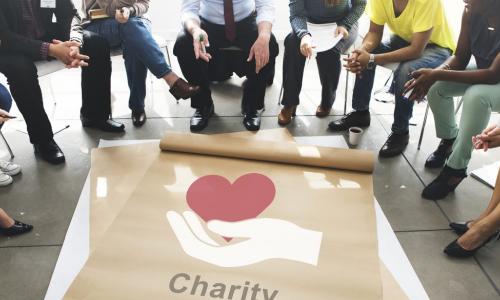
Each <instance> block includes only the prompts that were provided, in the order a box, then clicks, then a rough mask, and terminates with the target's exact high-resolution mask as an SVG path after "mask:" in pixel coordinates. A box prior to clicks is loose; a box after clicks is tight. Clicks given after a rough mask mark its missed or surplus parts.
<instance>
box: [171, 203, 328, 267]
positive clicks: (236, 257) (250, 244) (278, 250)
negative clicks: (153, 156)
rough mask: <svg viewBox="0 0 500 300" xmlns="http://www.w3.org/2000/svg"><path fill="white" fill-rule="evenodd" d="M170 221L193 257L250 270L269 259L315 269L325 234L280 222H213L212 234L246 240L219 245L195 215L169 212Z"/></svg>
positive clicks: (270, 220)
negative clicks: (304, 264)
mask: <svg viewBox="0 0 500 300" xmlns="http://www.w3.org/2000/svg"><path fill="white" fill-rule="evenodd" d="M167 220H168V222H169V223H170V226H171V227H172V230H173V231H174V234H175V236H176V237H177V239H178V240H179V243H180V244H181V247H182V249H183V250H184V251H185V252H186V253H187V254H188V255H190V256H192V257H194V258H196V259H199V260H202V261H205V262H207V263H210V264H213V265H217V266H220V267H241V266H248V265H252V264H255V263H258V262H262V261H265V260H269V259H287V260H293V261H298V262H302V263H307V264H310V265H314V266H316V265H317V264H318V258H319V253H320V248H321V241H322V238H323V233H321V232H318V231H313V230H308V229H303V228H301V227H299V226H297V225H295V224H293V223H291V222H288V221H284V220H279V219H270V218H262V219H250V220H245V221H240V222H223V221H216V220H214V221H210V222H208V223H207V227H208V229H209V230H211V231H212V232H214V233H216V234H218V235H221V236H223V237H228V238H245V239H246V240H244V241H241V242H237V243H232V244H227V245H220V244H218V243H217V242H216V241H214V240H213V239H212V238H210V236H209V235H208V234H207V232H206V231H205V229H204V228H203V225H202V223H201V222H200V219H199V217H198V216H197V215H196V214H195V213H194V212H192V211H186V212H184V213H183V214H182V215H181V214H179V213H177V212H174V211H169V212H167Z"/></svg>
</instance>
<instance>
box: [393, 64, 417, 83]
mask: <svg viewBox="0 0 500 300" xmlns="http://www.w3.org/2000/svg"><path fill="white" fill-rule="evenodd" d="M413 71H415V67H414V66H412V64H410V63H400V64H399V66H398V68H397V69H396V71H394V80H395V82H396V88H397V89H400V90H403V87H404V85H405V84H406V83H407V82H408V80H410V79H411V75H410V74H411V73H412V72H413Z"/></svg>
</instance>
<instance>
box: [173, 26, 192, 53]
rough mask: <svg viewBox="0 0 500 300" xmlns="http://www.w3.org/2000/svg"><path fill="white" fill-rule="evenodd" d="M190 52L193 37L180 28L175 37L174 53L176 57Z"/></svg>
mask: <svg viewBox="0 0 500 300" xmlns="http://www.w3.org/2000/svg"><path fill="white" fill-rule="evenodd" d="M192 53H193V37H192V36H191V34H189V33H187V32H186V31H185V30H182V31H181V32H180V33H179V35H178V36H177V39H176V41H175V45H174V55H175V56H177V57H182V56H186V55H188V54H192Z"/></svg>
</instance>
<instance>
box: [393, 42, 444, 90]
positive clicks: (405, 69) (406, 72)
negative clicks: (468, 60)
mask: <svg viewBox="0 0 500 300" xmlns="http://www.w3.org/2000/svg"><path fill="white" fill-rule="evenodd" d="M449 56H450V52H449V51H448V50H447V49H444V48H441V47H435V46H432V47H428V48H427V49H425V50H424V53H423V54H422V56H421V57H420V58H417V59H414V60H409V61H405V62H401V63H400V64H399V67H398V69H397V70H396V72H395V74H394V78H395V81H396V85H397V86H396V89H398V90H397V92H399V91H400V90H402V89H403V87H404V84H405V83H406V82H407V81H408V80H409V79H410V78H411V73H412V72H413V71H416V70H419V69H422V68H429V69H435V68H437V67H439V66H440V65H441V64H443V63H444V62H445V61H446V59H447V58H448V57H449Z"/></svg>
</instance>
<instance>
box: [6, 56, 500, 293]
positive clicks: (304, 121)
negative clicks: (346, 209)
mask: <svg viewBox="0 0 500 300" xmlns="http://www.w3.org/2000/svg"><path fill="white" fill-rule="evenodd" d="M278 62H279V65H278V67H277V71H278V73H281V72H280V69H281V57H280V58H279V59H278ZM113 68H114V77H113V94H114V103H113V106H114V108H113V111H114V117H115V118H119V119H121V121H123V122H125V124H126V126H127V133H126V134H123V135H118V136H117V135H113V134H103V133H101V132H97V131H94V130H85V129H83V128H81V126H80V123H79V121H78V117H79V106H80V92H79V91H80V87H79V72H78V71H74V70H70V71H68V70H65V71H61V72H59V73H56V74H54V75H52V76H51V77H48V78H44V79H43V80H42V82H43V87H44V94H45V97H46V109H47V112H48V113H49V115H50V116H51V118H53V120H54V122H53V125H54V129H55V130H58V129H61V128H64V127H65V126H66V125H70V127H69V129H67V130H64V131H63V132H61V133H59V134H57V136H56V140H57V141H58V143H59V144H60V146H61V147H62V148H63V150H64V151H65V153H66V156H67V160H68V162H67V163H66V164H65V165H63V166H57V167H53V166H49V165H48V164H46V163H45V162H42V161H38V160H36V159H35V158H34V156H33V154H32V149H31V147H30V145H29V143H28V139H27V136H26V134H24V133H22V132H21V131H23V130H24V125H23V123H22V122H21V121H13V122H11V124H9V125H8V126H7V127H6V128H4V132H5V133H6V136H7V138H8V140H9V141H10V143H11V145H12V147H13V149H14V151H15V153H16V162H18V163H21V164H22V165H23V168H24V170H23V174H22V175H20V176H19V177H17V178H16V180H15V184H14V185H12V186H10V187H7V188H3V189H1V190H0V207H2V208H4V209H6V210H7V211H9V212H10V213H11V214H12V215H13V216H14V217H16V218H19V219H22V220H24V221H26V222H29V223H32V224H34V225H35V230H34V231H33V233H31V234H28V235H25V236H21V237H18V238H12V239H6V238H0V272H1V276H0V299H2V300H3V299H6V300H18V299H26V300H36V299H43V296H44V294H45V291H46V289H47V286H48V283H49V280H50V277H51V274H52V271H53V269H54V265H55V262H56V259H57V256H58V253H59V251H60V248H61V245H62V243H63V242H64V236H65V233H66V230H67V228H68V225H69V222H70V220H71V217H72V214H73V211H74V209H75V206H76V201H77V199H78V196H79V194H80V192H81V189H82V186H83V183H84V180H85V177H86V175H87V173H88V170H89V167H90V160H89V153H90V149H91V148H93V147H95V146H96V145H97V142H98V140H99V139H100V138H103V139H151V138H159V137H161V135H162V134H163V133H164V132H165V131H166V130H177V131H187V130H188V121H189V117H190V115H191V114H192V110H191V109H190V107H189V102H181V103H179V104H176V103H175V101H174V100H173V98H172V97H171V96H170V95H169V94H168V92H167V88H166V86H165V85H164V84H163V83H162V82H160V81H157V80H155V81H154V84H153V85H152V87H151V89H150V93H149V94H148V99H147V111H148V116H149V117H150V119H149V121H148V123H147V124H146V125H145V126H144V127H143V128H141V129H136V128H133V127H132V124H131V121H130V119H129V111H128V108H127V97H128V88H127V85H126V80H125V73H124V68H123V65H122V63H121V58H115V60H114V66H113ZM175 70H179V68H178V66H175ZM387 76H388V74H387V71H383V70H381V71H380V72H379V75H378V76H377V78H378V83H377V86H378V87H380V86H381V85H382V84H383V82H384V81H385V79H386V78H387ZM280 77H281V76H280V75H278V76H277V77H276V80H275V84H274V86H272V87H270V88H269V89H268V93H267V97H266V111H265V112H264V118H263V126H262V128H263V129H268V128H276V127H277V126H278V125H277V123H276V117H275V116H276V114H277V113H278V111H279V106H278V105H277V101H278V95H279V86H280V84H281V78H280ZM318 79H319V78H318V75H317V71H316V66H315V64H309V66H308V67H307V70H306V75H305V82H304V87H305V88H304V91H303V94H302V97H301V99H302V102H303V103H302V105H301V107H300V109H299V111H298V113H299V117H298V118H297V119H296V120H295V122H294V123H293V124H291V125H290V126H288V128H289V130H290V131H291V132H292V133H293V135H295V136H306V135H322V136H328V135H333V134H332V133H330V132H328V131H326V127H327V124H328V122H329V121H330V120H331V119H334V118H338V117H340V115H341V114H342V113H343V100H344V87H345V76H342V82H341V83H340V87H341V88H340V89H339V91H338V101H337V102H336V104H335V109H334V111H333V112H332V115H333V116H332V117H330V118H327V119H318V118H316V117H314V111H315V109H316V105H317V103H318V102H319V96H320V85H319V80H318ZM351 79H352V78H351ZM240 83H241V80H240V79H232V80H230V81H228V82H226V83H222V84H219V85H217V86H215V87H214V91H215V93H214V95H215V99H216V112H217V116H216V117H214V118H213V119H212V120H211V122H210V126H209V128H208V129H207V130H206V133H222V132H232V131H241V130H244V127H243V125H242V124H241V117H240V105H239V104H240V95H241V89H240V87H239V84H240ZM50 86H52V88H53V93H52V91H51V89H50ZM350 86H352V82H351V83H350ZM54 100H55V101H56V102H57V105H55V106H54V102H53V101H54ZM349 106H350V102H349V104H348V107H349ZM393 107H394V106H393V104H386V103H380V102H376V101H373V102H372V117H373V119H372V125H371V127H370V128H369V129H368V130H367V133H366V134H365V135H364V137H363V141H362V143H361V145H360V148H362V149H369V150H373V151H378V149H379V148H380V147H381V146H382V144H383V143H384V142H385V139H386V137H387V134H388V130H389V128H390V124H391V121H392V110H393ZM424 110H425V105H422V104H421V105H418V106H416V107H415V118H414V121H415V122H417V123H418V126H414V127H412V128H411V142H410V145H409V146H408V149H407V150H406V152H405V155H404V156H401V157H397V158H392V159H381V160H379V161H377V164H376V170H375V174H374V181H375V196H376V197H377V199H378V201H379V202H380V205H381V207H382V208H383V210H384V212H385V214H386V215H387V218H388V219H389V221H390V223H391V225H392V227H393V228H394V230H395V231H396V232H397V236H398V238H399V240H400V242H401V244H402V245H403V248H404V249H405V251H406V253H407V255H408V257H409V258H410V261H411V262H412V264H413V266H414V268H415V270H416V271H417V274H418V275H419V277H420V279H421V280H422V282H423V284H424V287H425V288H426V290H427V292H428V294H429V296H430V298H431V299H454V300H460V299H464V300H465V299H500V289H499V288H500V271H499V270H500V243H497V244H496V245H492V246H488V247H486V249H484V250H482V251H481V252H480V253H479V254H478V255H477V256H476V257H475V258H472V259H470V260H454V259H449V258H447V257H446V256H444V255H443V254H442V249H443V247H444V246H446V245H447V244H448V243H449V242H451V241H452V240H453V239H454V238H455V236H454V234H452V232H451V231H450V230H449V228H448V222H449V221H450V220H468V219H471V218H473V217H475V216H476V215H478V214H479V213H480V212H481V211H482V210H483V209H484V208H485V206H486V204H487V203H488V201H489V197H490V196H491V192H492V190H491V189H490V188H488V187H486V186H484V185H482V184H480V183H479V182H477V181H476V180H474V179H472V178H467V179H466V180H465V182H464V183H462V184H461V185H460V187H459V188H458V189H457V191H456V192H455V193H454V194H452V195H450V196H449V197H448V198H446V199H445V200H442V201H439V202H434V201H427V200H423V199H422V198H421V197H420V192H421V190H422V188H423V187H424V184H425V183H429V182H430V181H431V180H432V179H433V178H434V177H435V176H436V172H430V171H428V170H425V169H424V168H423V162H424V160H425V158H426V156H427V155H428V154H429V153H430V152H431V150H432V149H433V148H434V147H435V146H436V145H437V143H438V141H437V140H436V138H435V137H434V129H433V124H432V123H433V122H432V118H430V119H429V122H428V124H427V131H426V134H425V138H424V143H423V146H422V150H420V151H418V150H417V142H418V134H419V133H420V128H421V122H422V118H423V113H424ZM493 118H495V119H498V118H499V116H498V115H495V116H493ZM0 149H2V150H0V151H3V149H4V148H3V146H0ZM4 153H5V152H3V154H4ZM499 158H500V151H498V150H496V151H491V152H488V153H487V154H482V153H475V154H474V158H473V160H472V162H471V170H472V169H475V168H477V167H480V166H482V165H485V164H488V163H490V162H493V161H495V160H498V159H499Z"/></svg>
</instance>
